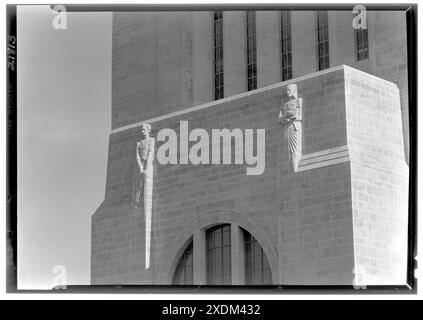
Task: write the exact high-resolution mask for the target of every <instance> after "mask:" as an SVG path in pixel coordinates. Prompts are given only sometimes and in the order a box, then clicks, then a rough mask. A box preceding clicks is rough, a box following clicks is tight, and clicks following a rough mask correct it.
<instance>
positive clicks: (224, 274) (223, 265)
mask: <svg viewBox="0 0 423 320" xmlns="http://www.w3.org/2000/svg"><path fill="white" fill-rule="evenodd" d="M206 260H207V263H206V266H207V284H209V285H230V284H231V227H230V225H219V226H217V227H214V228H211V229H209V230H207V231H206Z"/></svg>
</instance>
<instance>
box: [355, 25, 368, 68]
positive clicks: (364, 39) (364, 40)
mask: <svg viewBox="0 0 423 320" xmlns="http://www.w3.org/2000/svg"><path fill="white" fill-rule="evenodd" d="M354 33H355V50H356V57H357V61H360V60H363V59H367V58H368V57H369V36H368V32H367V28H366V29H355V30H354Z"/></svg>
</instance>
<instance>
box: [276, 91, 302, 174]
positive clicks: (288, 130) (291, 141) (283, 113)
mask: <svg viewBox="0 0 423 320" xmlns="http://www.w3.org/2000/svg"><path fill="white" fill-rule="evenodd" d="M286 94H287V96H288V101H287V102H285V103H284V104H283V105H282V109H281V110H280V112H279V117H278V121H279V122H280V123H281V124H282V126H283V127H284V131H285V139H287V140H288V152H289V160H290V163H291V168H292V169H293V170H294V172H295V171H297V169H298V165H299V163H300V160H301V155H302V125H301V120H302V99H301V98H300V99H298V97H297V85H296V84H290V85H288V86H287V87H286Z"/></svg>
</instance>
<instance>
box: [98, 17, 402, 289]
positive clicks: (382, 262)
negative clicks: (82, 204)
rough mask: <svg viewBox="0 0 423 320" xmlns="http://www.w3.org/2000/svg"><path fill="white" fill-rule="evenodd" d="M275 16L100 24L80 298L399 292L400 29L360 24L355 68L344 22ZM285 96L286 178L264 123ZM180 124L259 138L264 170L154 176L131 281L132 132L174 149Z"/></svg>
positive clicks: (392, 23) (270, 128)
mask: <svg viewBox="0 0 423 320" xmlns="http://www.w3.org/2000/svg"><path fill="white" fill-rule="evenodd" d="M283 14H284V13H281V12H280V11H256V12H253V14H250V16H249V18H247V16H248V13H247V12H245V11H224V12H222V13H221V14H218V15H216V13H214V12H201V11H193V12H160V13H157V12H119V13H114V15H113V35H112V36H113V49H112V50H113V53H112V59H113V61H112V131H111V133H110V139H109V153H108V168H107V180H106V192H105V200H104V201H103V203H102V204H101V205H100V207H99V208H98V209H97V211H96V212H95V213H94V215H93V217H92V240H91V281H92V284H172V283H173V284H195V285H198V284H203V285H222V284H223V285H230V284H231V285H243V284H249V285H262V284H278V285H279V284H281V285H283V284H307V285H310V284H327V285H337V284H339V285H351V284H367V285H370V284H378V285H384V284H404V283H405V279H406V254H407V223H408V221H407V217H408V206H407V205H408V165H407V162H408V148H409V147H408V143H409V142H408V141H409V139H408V90H407V39H406V19H405V14H404V13H403V12H394V11H391V12H390V11H380V12H379V11H369V12H367V17H366V21H367V29H366V35H365V38H366V39H367V41H365V45H364V47H365V50H366V52H365V54H364V56H363V55H362V56H360V55H359V54H358V51H359V49H360V50H361V49H363V46H358V44H357V41H359V42H360V43H362V40H363V35H361V36H358V35H357V30H355V29H354V28H353V27H352V20H353V18H354V15H353V14H352V13H351V11H327V12H315V11H291V12H290V13H289V18H288V19H287V15H286V14H285V15H284V16H283V17H282V15H283ZM320 16H321V17H323V18H321V19H322V20H319V19H320V18H319V17H320ZM252 17H253V18H252ZM249 19H250V20H249ZM251 19H253V20H251ZM249 26H250V27H249ZM287 26H288V27H287ZM284 30H285V31H284ZM320 32H321V33H320ZM217 34H218V35H219V36H218V37H217V36H216V35H217ZM216 39H217V40H216ZM251 39H253V40H251ZM283 41H286V42H283ZM288 42H289V45H288V46H287V45H286V43H288ZM251 44H253V47H252V48H253V49H251ZM217 47H218V48H217ZM216 48H217V49H218V50H217V49H216ZM287 48H288V50H287ZM321 48H323V49H322V51H319V50H320V49H321ZM325 48H326V49H325ZM219 50H220V51H219ZM216 52H220V53H223V55H222V54H221V55H220V56H219V55H217V54H216ZM250 52H252V53H253V54H252V55H249V53H250ZM322 52H323V54H322ZM283 54H285V57H282V56H283ZM288 56H289V58H286V57H288ZM319 57H320V58H321V59H319ZM251 59H253V60H251ZM322 61H323V62H322ZM217 63H221V64H219V65H217ZM250 66H253V67H251V68H250ZM287 66H288V69H289V70H290V71H289V72H288V73H284V72H283V71H282V70H287ZM284 68H285V69H284ZM216 70H219V72H220V73H221V74H222V78H223V81H222V82H219V81H220V80H219V81H216V79H218V78H217V71H216ZM252 70H253V71H252ZM251 75H253V76H251ZM219 79H220V78H219ZM251 79H253V80H254V81H255V82H254V83H253V82H249V81H251ZM251 83H253V85H254V86H255V87H256V88H253V89H252V90H248V88H249V86H250V85H251ZM289 84H296V85H297V88H298V96H299V98H301V99H302V102H303V104H302V110H303V111H302V129H301V130H302V142H301V143H302V156H301V160H300V161H299V166H298V169H297V170H293V169H292V167H291V165H290V159H289V157H290V155H289V152H288V141H287V140H286V138H285V135H284V128H283V126H281V124H280V123H279V122H278V113H279V111H280V110H281V105H282V104H283V103H284V102H285V100H286V96H285V91H286V88H287V86H288V85H289ZM217 86H220V87H221V88H223V90H222V91H219V92H218V93H216V92H217V91H216V87H217ZM216 94H218V95H220V96H219V97H217V98H216ZM184 121H187V122H188V124H189V130H194V129H197V128H201V129H204V130H205V131H206V132H208V133H211V132H212V130H213V129H224V128H227V129H229V130H231V131H232V130H235V129H240V130H241V132H243V133H245V132H246V130H249V129H253V130H260V129H264V130H265V147H264V148H265V149H264V150H265V170H264V172H263V174H260V175H247V174H246V168H247V167H248V165H247V164H245V163H244V164H192V163H190V162H188V163H180V162H178V164H161V163H160V162H159V161H157V160H156V161H155V164H154V187H153V213H152V226H151V235H152V236H151V249H150V251H149V252H150V253H149V254H150V259H149V260H150V264H149V267H148V268H146V266H145V261H146V252H147V251H146V250H145V249H146V248H145V219H144V213H143V209H142V208H140V207H138V208H136V207H135V206H134V193H135V189H136V186H137V176H138V172H137V170H138V169H137V163H136V157H135V147H136V144H137V141H139V139H140V125H141V123H149V124H150V125H151V126H152V133H151V135H152V136H153V137H157V135H158V133H159V132H160V130H162V129H166V128H170V129H174V131H175V132H176V133H177V134H178V139H182V138H181V135H180V131H179V130H180V125H181V122H184ZM232 132H233V131H232ZM179 143H180V141H179V140H178V145H179ZM160 144H163V142H159V141H156V150H157V148H158V147H159V146H160ZM193 144H194V141H191V142H189V144H188V147H191V146H192V145H193ZM232 146H233V145H232ZM254 148H255V149H254V152H257V149H256V147H254ZM232 153H234V150H232ZM177 156H178V159H180V158H181V153H180V152H178V154H177ZM232 156H234V154H233V155H232Z"/></svg>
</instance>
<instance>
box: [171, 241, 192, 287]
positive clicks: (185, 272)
mask: <svg viewBox="0 0 423 320" xmlns="http://www.w3.org/2000/svg"><path fill="white" fill-rule="evenodd" d="M192 255H193V252H192V242H191V243H190V244H189V246H188V247H187V248H186V249H185V251H184V253H183V254H182V257H181V259H180V260H179V263H178V266H177V268H176V272H175V275H174V277H173V284H176V285H192V283H193V261H192Z"/></svg>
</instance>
